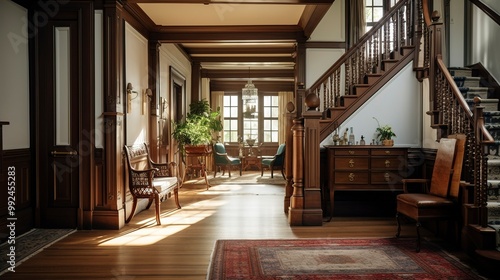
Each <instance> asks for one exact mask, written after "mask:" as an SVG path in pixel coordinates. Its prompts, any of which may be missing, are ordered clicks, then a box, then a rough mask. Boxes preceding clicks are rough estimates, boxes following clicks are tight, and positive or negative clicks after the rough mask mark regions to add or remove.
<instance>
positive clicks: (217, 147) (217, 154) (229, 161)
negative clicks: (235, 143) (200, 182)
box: [213, 143, 242, 178]
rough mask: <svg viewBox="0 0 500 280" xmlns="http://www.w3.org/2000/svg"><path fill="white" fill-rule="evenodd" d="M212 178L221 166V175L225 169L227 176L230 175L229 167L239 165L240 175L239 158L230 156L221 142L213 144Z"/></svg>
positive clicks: (240, 165)
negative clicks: (213, 170)
mask: <svg viewBox="0 0 500 280" xmlns="http://www.w3.org/2000/svg"><path fill="white" fill-rule="evenodd" d="M213 151H214V165H215V167H214V169H215V172H214V178H215V175H216V174H217V169H218V168H222V169H223V171H222V175H224V170H225V169H227V170H228V172H229V177H231V168H232V167H233V166H239V167H240V176H241V169H242V164H241V160H240V159H239V158H237V157H230V156H229V155H228V154H227V152H226V147H224V144H222V143H215V144H214V148H213Z"/></svg>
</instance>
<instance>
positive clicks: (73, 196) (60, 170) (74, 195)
mask: <svg viewBox="0 0 500 280" xmlns="http://www.w3.org/2000/svg"><path fill="white" fill-rule="evenodd" d="M59 16H61V18H62V19H61V20H57V19H52V20H50V21H49V22H48V23H47V25H46V26H44V27H43V28H41V29H40V30H39V40H37V42H38V47H39V49H38V50H37V51H38V54H39V60H38V62H39V63H38V64H37V73H38V78H39V79H38V85H39V87H38V91H39V92H38V96H39V97H38V100H37V104H38V106H37V107H38V112H37V120H38V127H39V131H37V138H38V141H39V145H38V149H39V150H38V151H37V152H38V159H39V160H38V175H39V176H38V178H39V180H38V182H37V183H38V184H37V185H38V186H37V191H38V197H39V204H38V207H37V220H36V221H37V225H38V226H40V227H47V228H76V227H77V224H78V221H77V220H78V218H77V211H78V208H79V193H78V192H79V182H80V179H79V177H80V171H79V170H80V161H81V155H80V154H79V148H78V147H79V145H80V144H81V143H79V135H80V130H81V126H80V124H79V116H80V114H81V112H80V110H81V109H80V108H81V106H80V105H81V104H80V98H79V96H80V94H79V91H80V87H81V85H80V84H81V73H80V69H81V65H80V64H81V63H82V62H81V61H80V60H79V59H78V57H79V45H80V44H79V36H78V21H77V20H72V18H73V15H72V14H71V13H68V14H64V13H61V14H59ZM74 16H75V17H77V15H74Z"/></svg>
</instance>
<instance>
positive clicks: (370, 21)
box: [365, 0, 384, 31]
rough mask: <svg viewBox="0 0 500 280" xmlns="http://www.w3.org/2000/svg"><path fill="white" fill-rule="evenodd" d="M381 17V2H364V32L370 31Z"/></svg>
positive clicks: (380, 0) (382, 9) (374, 0)
mask: <svg viewBox="0 0 500 280" xmlns="http://www.w3.org/2000/svg"><path fill="white" fill-rule="evenodd" d="M383 16H384V1H383V0H365V19H366V31H368V30H370V29H371V28H372V26H374V25H375V24H376V23H377V22H378V21H379V20H380V19H381V18H382V17H383Z"/></svg>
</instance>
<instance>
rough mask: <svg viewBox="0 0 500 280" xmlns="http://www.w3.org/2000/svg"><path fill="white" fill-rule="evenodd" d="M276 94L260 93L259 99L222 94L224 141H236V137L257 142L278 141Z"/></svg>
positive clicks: (277, 104)
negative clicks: (245, 98) (243, 98)
mask: <svg viewBox="0 0 500 280" xmlns="http://www.w3.org/2000/svg"><path fill="white" fill-rule="evenodd" d="M278 100H279V97H278V95H261V96H259V99H257V100H252V101H249V102H248V101H246V100H242V98H241V95H240V94H228V95H224V106H223V107H224V111H223V112H224V131H223V135H224V139H223V141H224V142H227V143H236V142H238V140H239V139H238V137H241V140H243V141H245V140H247V139H255V140H256V142H257V143H262V142H276V143H277V142H278V134H279V133H278V131H279V121H278V115H279V102H278Z"/></svg>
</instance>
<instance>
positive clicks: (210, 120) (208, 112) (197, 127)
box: [172, 99, 222, 154]
mask: <svg viewBox="0 0 500 280" xmlns="http://www.w3.org/2000/svg"><path fill="white" fill-rule="evenodd" d="M221 130H222V121H221V119H220V111H219V109H218V110H217V111H213V110H212V109H211V108H210V105H209V104H208V102H207V101H206V100H205V99H202V100H200V101H196V102H193V103H191V104H190V105H189V113H188V114H187V116H186V118H185V120H183V121H180V122H177V123H174V129H173V132H172V137H173V138H174V139H175V140H176V141H177V144H178V145H179V150H180V151H181V153H182V154H184V153H186V152H187V153H189V152H193V153H201V152H202V151H204V152H209V151H210V145H209V144H211V143H212V139H213V133H215V132H219V131H221ZM186 148H187V149H186Z"/></svg>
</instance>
